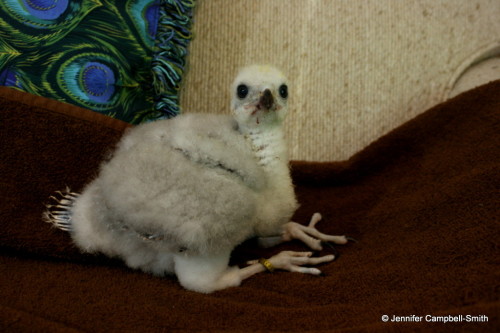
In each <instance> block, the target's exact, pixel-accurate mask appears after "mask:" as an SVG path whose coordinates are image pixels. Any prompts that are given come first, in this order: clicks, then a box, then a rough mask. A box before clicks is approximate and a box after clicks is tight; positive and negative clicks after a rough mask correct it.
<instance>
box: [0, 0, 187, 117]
mask: <svg viewBox="0 0 500 333" xmlns="http://www.w3.org/2000/svg"><path fill="white" fill-rule="evenodd" d="M194 2H195V0H2V1H0V85H4V86H10V87H13V88H16V89H19V90H22V91H26V92H29V93H32V94H35V95H39V96H44V97H49V98H53V99H56V100H59V101H63V102H67V103H71V104H74V105H77V106H80V107H83V108H87V109H90V110H93V111H96V112H99V113H102V114H106V115H109V116H111V117H114V118H118V119H121V120H124V121H126V122H129V123H135V124H137V123H141V122H144V121H152V120H156V119H161V118H169V117H172V116H175V115H176V114H178V113H179V105H178V91H179V84H180V81H181V78H182V75H183V72H184V68H185V61H186V55H187V46H188V43H189V40H190V37H191V33H190V26H191V21H192V11H193V7H194Z"/></svg>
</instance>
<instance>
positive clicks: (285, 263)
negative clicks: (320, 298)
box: [241, 251, 335, 278]
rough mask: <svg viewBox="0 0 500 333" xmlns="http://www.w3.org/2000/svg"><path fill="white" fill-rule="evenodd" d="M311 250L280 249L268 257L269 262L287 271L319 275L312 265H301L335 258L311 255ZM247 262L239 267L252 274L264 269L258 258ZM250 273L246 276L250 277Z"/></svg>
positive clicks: (319, 262)
mask: <svg viewBox="0 0 500 333" xmlns="http://www.w3.org/2000/svg"><path fill="white" fill-rule="evenodd" d="M312 255H313V253H312V252H294V251H282V252H280V253H278V254H277V255H275V256H272V257H271V258H269V259H268V261H269V263H270V264H271V266H272V267H273V268H274V269H281V270H285V271H289V272H296V273H304V274H312V275H320V274H321V271H320V270H319V269H317V268H314V267H302V266H303V265H318V264H322V263H325V262H329V261H332V260H334V259H335V256H334V255H331V254H330V255H327V256H323V257H311V256H312ZM247 264H249V265H250V266H248V267H245V268H243V269H241V271H245V270H246V272H248V273H251V275H254V274H256V273H259V272H262V271H264V270H266V268H264V266H263V265H261V264H260V263H259V261H258V260H251V261H248V262H247ZM251 275H248V276H246V277H245V278H247V277H250V276H251Z"/></svg>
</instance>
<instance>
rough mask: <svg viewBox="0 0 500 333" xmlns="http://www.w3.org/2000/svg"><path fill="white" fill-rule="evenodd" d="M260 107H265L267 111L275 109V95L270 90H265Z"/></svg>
mask: <svg viewBox="0 0 500 333" xmlns="http://www.w3.org/2000/svg"><path fill="white" fill-rule="evenodd" d="M259 105H261V106H262V107H264V108H265V109H267V110H269V109H271V108H272V107H273V105H274V98H273V94H272V93H271V91H270V90H269V89H266V90H264V92H263V93H262V96H261V97H260V100H259Z"/></svg>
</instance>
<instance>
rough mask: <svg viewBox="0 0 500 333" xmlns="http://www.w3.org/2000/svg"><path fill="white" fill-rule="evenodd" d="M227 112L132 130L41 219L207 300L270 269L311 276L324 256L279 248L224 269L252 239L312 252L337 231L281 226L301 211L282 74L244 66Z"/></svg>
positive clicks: (83, 244)
mask: <svg viewBox="0 0 500 333" xmlns="http://www.w3.org/2000/svg"><path fill="white" fill-rule="evenodd" d="M231 95H232V101H231V109H232V113H233V114H232V116H227V115H207V114H195V113H187V114H183V115H180V116H178V117H175V118H173V119H169V120H160V121H157V122H154V123H148V124H143V125H139V126H137V127H135V128H133V129H131V130H129V131H128V132H127V133H126V134H125V135H124V136H123V138H122V139H121V141H120V142H119V144H118V146H117V149H116V151H115V152H114V153H113V156H112V158H111V159H110V160H109V161H107V162H105V163H103V164H102V166H101V168H100V172H99V175H98V177H97V178H96V179H94V180H93V181H92V182H91V183H90V184H88V185H87V186H86V187H85V188H84V190H83V192H82V193H81V194H76V193H72V192H69V191H68V192H66V193H60V194H61V198H59V199H57V202H56V203H55V204H53V205H48V210H47V211H46V212H45V214H44V219H45V220H46V221H48V222H51V223H52V224H54V225H55V226H57V227H59V228H61V229H64V230H67V231H69V233H70V235H71V237H72V239H73V241H74V243H75V244H76V245H77V246H78V247H79V248H80V249H81V250H82V251H84V252H90V253H97V252H100V253H104V254H105V255H108V256H110V257H119V258H121V259H123V260H124V261H125V263H126V264H127V265H128V266H129V267H131V268H134V269H141V270H143V271H144V272H150V273H153V274H155V275H160V276H161V275H165V274H175V275H176V276H177V278H178V281H179V283H180V284H181V285H182V286H183V287H185V288H186V289H189V290H194V291H197V292H203V293H210V292H213V291H215V290H220V289H224V288H228V287H234V286H238V285H240V283H241V281H242V280H244V279H246V278H248V277H250V276H252V275H254V274H256V273H259V272H263V271H265V270H266V269H267V270H273V269H282V270H288V271H292V272H301V273H308V274H320V273H321V272H320V271H319V270H318V269H317V268H312V267H303V266H304V265H308V266H310V265H317V264H320V263H324V262H328V261H331V260H333V259H334V256H333V255H328V256H324V257H319V258H318V257H311V255H312V252H290V251H284V252H281V253H279V254H278V255H275V256H273V257H271V258H270V259H269V260H266V259H261V260H260V261H251V262H249V265H248V266H246V267H244V268H239V267H229V266H228V264H229V258H230V254H231V252H232V250H233V249H234V248H235V247H236V246H237V245H238V244H240V243H242V242H243V241H244V240H246V239H249V238H252V237H255V236H258V237H261V241H260V243H261V244H262V245H264V246H272V245H275V244H278V243H280V242H283V241H289V240H292V239H300V240H302V241H303V242H305V243H306V244H307V245H308V246H309V247H311V248H312V249H314V250H319V249H321V242H334V243H338V244H344V243H346V242H347V238H346V237H345V236H330V235H325V234H322V233H320V232H319V231H318V230H317V229H316V228H315V224H316V223H317V222H318V221H319V219H320V218H321V216H320V215H319V214H315V215H314V216H313V218H312V220H311V223H310V224H309V226H303V225H300V224H298V223H295V222H290V218H291V217H292V215H293V213H294V212H295V210H296V209H297V207H298V204H297V200H296V198H295V194H294V188H293V185H292V180H291V178H290V172H289V165H288V157H287V152H286V143H285V140H284V135H283V128H282V125H283V120H284V119H285V116H286V114H287V99H288V87H287V82H286V78H285V77H284V76H283V74H282V73H281V72H280V71H278V70H277V69H275V68H273V67H270V66H260V65H254V66H250V67H246V68H244V69H242V70H241V71H240V72H239V74H238V75H237V77H236V79H235V81H234V83H233V85H232V88H231Z"/></svg>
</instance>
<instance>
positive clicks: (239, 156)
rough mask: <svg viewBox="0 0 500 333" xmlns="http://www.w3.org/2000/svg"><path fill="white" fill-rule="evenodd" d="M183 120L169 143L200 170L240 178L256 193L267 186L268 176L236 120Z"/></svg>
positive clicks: (192, 116)
mask: <svg viewBox="0 0 500 333" xmlns="http://www.w3.org/2000/svg"><path fill="white" fill-rule="evenodd" d="M179 120H180V121H179V122H178V125H177V126H176V127H175V130H174V131H172V133H171V136H170V142H168V144H169V145H170V146H171V147H172V148H173V149H174V150H175V151H177V152H178V153H180V154H182V155H183V156H184V157H185V158H186V159H188V160H190V161H192V162H193V163H197V164H199V165H200V166H203V167H206V168H212V169H213V170H215V171H217V172H220V173H221V174H227V175H228V176H232V177H236V178H238V179H240V180H241V181H242V182H243V183H244V184H245V185H246V186H248V187H249V188H251V189H253V190H257V191H260V190H261V189H263V188H264V187H265V186H266V174H265V172H264V171H263V170H262V167H261V166H260V165H259V164H258V163H257V159H256V158H255V155H254V153H253V152H252V148H251V146H250V144H249V142H248V141H247V140H246V139H245V138H244V137H243V136H242V135H241V134H240V133H239V132H238V131H237V127H236V126H237V125H236V123H235V121H234V120H233V118H232V117H229V116H223V115H203V114H188V115H186V116H184V117H183V118H179Z"/></svg>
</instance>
